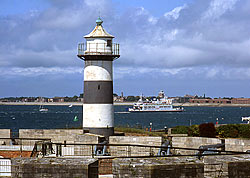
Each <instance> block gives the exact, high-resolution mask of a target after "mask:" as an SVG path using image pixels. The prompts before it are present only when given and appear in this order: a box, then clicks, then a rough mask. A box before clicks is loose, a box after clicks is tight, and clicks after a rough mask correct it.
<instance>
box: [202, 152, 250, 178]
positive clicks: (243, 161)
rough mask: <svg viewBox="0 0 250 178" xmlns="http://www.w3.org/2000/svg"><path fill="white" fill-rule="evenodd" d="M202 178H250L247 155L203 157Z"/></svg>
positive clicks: (249, 160) (249, 161)
mask: <svg viewBox="0 0 250 178" xmlns="http://www.w3.org/2000/svg"><path fill="white" fill-rule="evenodd" d="M202 161H203V162H204V177H205V178H211V177H221V178H228V177H229V178H238V177H250V172H249V170H250V156H249V155H217V156H205V157H203V158H202Z"/></svg>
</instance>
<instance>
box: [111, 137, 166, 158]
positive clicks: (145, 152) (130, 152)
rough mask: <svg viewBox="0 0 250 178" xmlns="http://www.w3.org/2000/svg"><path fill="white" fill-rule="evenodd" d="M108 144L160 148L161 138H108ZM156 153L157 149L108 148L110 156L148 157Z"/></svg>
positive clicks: (134, 147) (133, 147)
mask: <svg viewBox="0 0 250 178" xmlns="http://www.w3.org/2000/svg"><path fill="white" fill-rule="evenodd" d="M109 143H110V144H131V145H132V144H134V145H148V146H161V144H162V137H140V136H110V137H109ZM158 151H159V148H146V147H136V146H116V147H110V154H111V156H149V155H156V154H157V153H158Z"/></svg>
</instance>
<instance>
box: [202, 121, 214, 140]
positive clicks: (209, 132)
mask: <svg viewBox="0 0 250 178" xmlns="http://www.w3.org/2000/svg"><path fill="white" fill-rule="evenodd" d="M199 133H200V136H201V137H211V138H214V137H215V136H216V130H215V127H214V124H213V123H204V124H201V125H199Z"/></svg>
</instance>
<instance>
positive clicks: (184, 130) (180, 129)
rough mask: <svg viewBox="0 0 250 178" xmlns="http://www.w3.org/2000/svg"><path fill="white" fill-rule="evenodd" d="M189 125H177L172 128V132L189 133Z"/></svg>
mask: <svg viewBox="0 0 250 178" xmlns="http://www.w3.org/2000/svg"><path fill="white" fill-rule="evenodd" d="M188 130H189V127H188V126H182V125H181V126H176V127H174V128H172V131H171V132H172V134H188Z"/></svg>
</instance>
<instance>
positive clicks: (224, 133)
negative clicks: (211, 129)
mask: <svg viewBox="0 0 250 178" xmlns="http://www.w3.org/2000/svg"><path fill="white" fill-rule="evenodd" d="M217 133H218V135H219V136H220V137H223V138H228V137H229V138H237V137H239V131H238V127H237V125H235V124H228V125H222V126H219V127H218V128H217Z"/></svg>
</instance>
